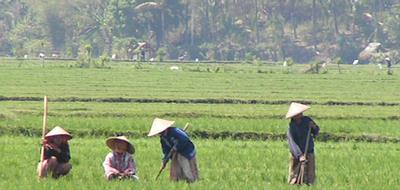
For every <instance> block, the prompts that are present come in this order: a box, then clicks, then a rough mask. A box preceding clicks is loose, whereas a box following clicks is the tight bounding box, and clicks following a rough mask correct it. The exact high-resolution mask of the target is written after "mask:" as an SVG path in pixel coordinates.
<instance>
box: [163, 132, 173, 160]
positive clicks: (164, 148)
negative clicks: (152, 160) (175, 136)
mask: <svg viewBox="0 0 400 190" xmlns="http://www.w3.org/2000/svg"><path fill="white" fill-rule="evenodd" d="M166 140H167V139H165V138H164V137H161V138H160V143H161V149H162V152H163V154H164V156H163V159H162V160H163V161H164V162H165V161H167V160H169V159H170V158H168V153H169V152H170V151H171V148H172V147H171V146H172V145H171V146H169V145H168V144H167V142H165V141H166Z"/></svg>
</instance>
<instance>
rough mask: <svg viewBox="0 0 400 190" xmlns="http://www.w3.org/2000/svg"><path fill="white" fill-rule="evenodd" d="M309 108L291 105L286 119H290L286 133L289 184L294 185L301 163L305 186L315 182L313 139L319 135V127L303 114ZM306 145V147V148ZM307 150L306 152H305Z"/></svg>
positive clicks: (295, 104) (301, 105) (297, 104)
mask: <svg viewBox="0 0 400 190" xmlns="http://www.w3.org/2000/svg"><path fill="white" fill-rule="evenodd" d="M309 108H310V107H309V106H306V105H303V104H299V103H292V104H291V105H290V107H289V111H288V113H287V114H286V118H287V119H289V118H290V123H289V129H288V133H287V138H288V143H289V150H290V153H291V154H290V163H289V177H288V182H289V184H296V182H297V177H298V176H297V175H298V173H297V172H296V171H298V170H296V169H297V168H299V167H300V164H301V163H302V162H306V165H305V176H304V179H305V180H304V183H305V184H313V183H314V181H315V155H314V137H316V136H317V135H318V133H319V127H318V126H317V125H316V124H315V122H314V121H313V120H312V119H311V118H310V117H307V116H304V115H303V112H304V111H306V110H308V109H309ZM309 133H310V137H309V142H308V143H307V139H308V138H307V136H308V134H309ZM307 145H308V147H306V146H307ZM306 150H307V152H306Z"/></svg>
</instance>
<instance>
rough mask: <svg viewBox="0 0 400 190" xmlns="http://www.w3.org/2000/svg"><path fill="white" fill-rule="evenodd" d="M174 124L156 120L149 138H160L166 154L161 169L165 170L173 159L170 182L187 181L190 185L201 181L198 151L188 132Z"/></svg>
mask: <svg viewBox="0 0 400 190" xmlns="http://www.w3.org/2000/svg"><path fill="white" fill-rule="evenodd" d="M174 124H175V122H174V121H168V120H164V119H159V118H156V119H154V121H153V124H152V126H151V129H150V132H149V134H148V136H154V135H159V136H160V143H161V148H162V152H163V154H164V156H163V160H162V163H161V168H162V169H163V168H165V166H166V164H167V162H168V160H169V159H171V170H170V180H172V181H180V180H185V181H187V182H188V183H192V182H195V181H196V180H198V179H199V172H198V169H197V163H196V150H195V147H194V144H193V143H192V141H191V140H190V139H189V136H188V135H187V134H186V132H185V131H184V130H182V129H180V128H176V127H174ZM162 169H161V170H160V172H161V171H162ZM159 174H160V173H159ZM157 177H158V176H157Z"/></svg>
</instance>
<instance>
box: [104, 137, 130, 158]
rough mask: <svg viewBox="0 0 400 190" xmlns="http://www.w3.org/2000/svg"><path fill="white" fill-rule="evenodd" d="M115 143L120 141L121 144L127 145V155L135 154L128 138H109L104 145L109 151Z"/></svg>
mask: <svg viewBox="0 0 400 190" xmlns="http://www.w3.org/2000/svg"><path fill="white" fill-rule="evenodd" d="M117 141H122V142H126V143H127V144H128V150H127V152H128V153H129V154H133V153H135V147H134V146H133V144H132V143H131V142H129V140H128V138H126V137H125V136H118V137H110V138H108V139H107V140H106V144H107V146H108V147H109V148H110V149H113V147H114V144H115V143H116V142H117Z"/></svg>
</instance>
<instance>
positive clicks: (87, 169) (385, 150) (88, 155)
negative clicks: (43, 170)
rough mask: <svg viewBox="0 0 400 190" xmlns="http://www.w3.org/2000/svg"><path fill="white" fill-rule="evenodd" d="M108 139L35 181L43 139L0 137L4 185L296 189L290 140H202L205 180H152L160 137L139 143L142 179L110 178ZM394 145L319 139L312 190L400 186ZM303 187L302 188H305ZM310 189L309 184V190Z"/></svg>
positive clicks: (82, 142)
mask: <svg viewBox="0 0 400 190" xmlns="http://www.w3.org/2000/svg"><path fill="white" fill-rule="evenodd" d="M104 141H105V138H99V139H92V138H85V139H80V138H74V139H73V140H72V141H71V155H72V161H71V163H72V165H73V170H72V172H71V174H70V175H69V176H67V177H64V178H62V179H60V180H46V181H42V182H37V181H36V174H35V169H36V164H37V160H38V159H39V151H38V150H39V145H38V142H39V139H37V138H26V137H16V136H13V137H9V136H0V144H1V145H2V146H0V151H1V153H2V155H5V156H2V159H1V164H0V171H1V172H0V177H1V179H2V180H1V181H0V186H1V187H2V189H44V188H46V189H60V188H62V189H77V188H78V189H93V188H95V189H126V188H134V189H298V188H297V187H290V186H288V185H287V184H286V176H287V167H288V165H287V164H288V163H287V160H288V150H287V146H286V142H280V141H275V142H269V141H267V142H260V141H231V140H224V141H220V140H199V139H194V142H195V144H196V146H197V149H198V163H199V169H200V176H201V179H202V180H201V181H199V182H198V183H195V184H192V185H187V184H185V183H170V182H169V181H168V178H167V172H165V173H163V175H162V177H161V179H160V180H159V181H154V178H155V175H156V174H157V171H158V169H159V165H160V160H161V150H160V145H159V142H158V139H157V138H150V139H131V141H132V142H133V143H134V144H135V146H136V149H137V153H136V155H135V159H136V162H137V164H138V175H139V177H140V178H141V179H140V182H139V183H133V182H127V181H125V182H112V183H109V182H106V181H105V180H104V178H103V176H102V175H103V169H102V166H101V163H102V161H103V159H104V157H105V155H106V154H107V152H108V151H109V150H108V149H107V147H106V146H105V144H104ZM399 153H400V149H399V148H398V145H396V144H368V143H351V142H347V143H320V142H317V143H316V159H317V184H316V185H315V186H313V187H311V189H394V188H396V187H398V186H399V185H400V180H399V178H398V173H397V170H396V168H397V163H398V162H399V161H400V158H399V157H398V155H399ZM302 189H303V188H302ZM307 189H309V188H307Z"/></svg>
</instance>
